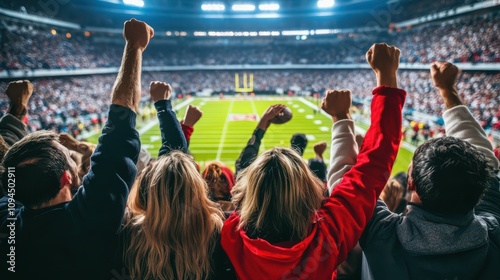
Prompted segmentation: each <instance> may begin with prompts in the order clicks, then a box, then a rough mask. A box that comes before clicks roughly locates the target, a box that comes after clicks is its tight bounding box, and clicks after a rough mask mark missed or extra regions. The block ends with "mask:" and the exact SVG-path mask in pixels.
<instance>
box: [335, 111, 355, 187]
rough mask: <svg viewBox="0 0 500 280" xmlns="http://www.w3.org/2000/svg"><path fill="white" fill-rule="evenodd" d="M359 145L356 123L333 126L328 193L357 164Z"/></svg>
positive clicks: (349, 122) (341, 121)
mask: <svg viewBox="0 0 500 280" xmlns="http://www.w3.org/2000/svg"><path fill="white" fill-rule="evenodd" d="M358 152H359V149H358V145H357V143H356V137H355V134H354V121H352V120H340V121H337V122H335V123H334V124H333V126H332V142H331V147H330V169H329V170H328V175H327V181H328V192H329V194H331V193H332V190H333V188H334V187H335V186H336V185H338V184H339V183H340V182H341V181H342V176H344V173H346V172H347V171H348V170H349V169H351V167H352V166H353V165H354V164H355V163H356V158H357V157H358Z"/></svg>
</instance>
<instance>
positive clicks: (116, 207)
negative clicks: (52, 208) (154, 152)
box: [69, 105, 141, 231]
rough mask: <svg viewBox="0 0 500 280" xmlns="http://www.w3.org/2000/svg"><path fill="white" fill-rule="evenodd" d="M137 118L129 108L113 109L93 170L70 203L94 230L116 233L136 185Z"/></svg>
mask: <svg viewBox="0 0 500 280" xmlns="http://www.w3.org/2000/svg"><path fill="white" fill-rule="evenodd" d="M136 117H137V116H136V114H135V113H134V112H133V111H132V110H130V109H129V108H126V107H122V106H119V105H111V108H110V111H109V118H108V121H107V122H106V125H105V126H104V128H103V131H102V136H101V137H99V144H98V145H97V147H96V149H95V152H94V154H93V155H92V157H91V168H90V171H89V173H88V174H87V175H86V176H85V177H84V179H83V187H82V188H80V189H79V191H78V192H77V194H76V195H75V197H74V199H73V200H72V201H71V202H70V206H69V210H70V211H71V212H72V213H73V214H72V215H73V216H74V217H75V218H76V219H80V222H81V223H83V224H86V225H88V226H91V227H106V228H109V229H110V230H113V231H114V230H117V229H118V228H119V225H120V221H121V218H122V215H123V211H124V209H125V204H126V201H127V196H128V191H129V189H130V188H131V187H132V184H133V183H134V181H135V177H136V173H137V168H136V163H137V158H138V155H139V150H140V146H141V144H140V140H139V133H138V132H137V131H136V130H135V119H136Z"/></svg>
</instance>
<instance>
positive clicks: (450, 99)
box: [439, 87, 463, 110]
mask: <svg viewBox="0 0 500 280" xmlns="http://www.w3.org/2000/svg"><path fill="white" fill-rule="evenodd" d="M439 92H440V94H441V97H442V98H443V101H444V106H445V108H446V109H447V110H448V109H451V108H453V107H455V106H460V105H463V103H462V100H461V99H460V97H459V96H458V92H457V89H456V88H454V87H451V88H447V89H446V88H442V89H439Z"/></svg>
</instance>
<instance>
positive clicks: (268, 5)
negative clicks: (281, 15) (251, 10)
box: [259, 3, 280, 11]
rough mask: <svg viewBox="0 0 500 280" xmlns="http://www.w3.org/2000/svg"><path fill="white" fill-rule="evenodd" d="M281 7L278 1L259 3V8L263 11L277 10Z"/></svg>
mask: <svg viewBox="0 0 500 280" xmlns="http://www.w3.org/2000/svg"><path fill="white" fill-rule="evenodd" d="M279 9H280V4H277V3H265V4H260V5H259V10H261V11H277V10H279Z"/></svg>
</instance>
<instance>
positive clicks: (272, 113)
mask: <svg viewBox="0 0 500 280" xmlns="http://www.w3.org/2000/svg"><path fill="white" fill-rule="evenodd" d="M285 107H286V106H285V105H283V104H275V105H271V106H269V108H267V110H266V111H265V112H264V114H262V117H261V118H260V121H259V125H258V126H257V127H258V128H260V129H262V130H267V128H268V127H269V126H270V125H271V120H272V119H273V118H274V117H276V116H277V115H279V113H281V111H283V109H285Z"/></svg>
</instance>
